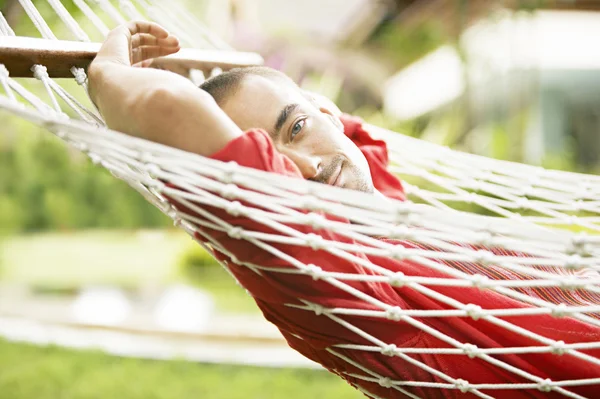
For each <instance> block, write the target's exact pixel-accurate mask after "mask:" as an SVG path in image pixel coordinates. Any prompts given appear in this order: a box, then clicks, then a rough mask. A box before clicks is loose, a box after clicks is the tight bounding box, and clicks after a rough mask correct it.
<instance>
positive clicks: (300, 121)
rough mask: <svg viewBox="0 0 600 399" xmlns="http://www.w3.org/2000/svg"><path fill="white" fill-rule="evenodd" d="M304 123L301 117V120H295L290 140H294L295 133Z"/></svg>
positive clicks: (298, 131)
mask: <svg viewBox="0 0 600 399" xmlns="http://www.w3.org/2000/svg"><path fill="white" fill-rule="evenodd" d="M304 124H305V121H304V119H302V120H299V121H298V122H296V123H295V124H294V126H292V137H291V139H292V140H294V137H296V135H297V134H298V133H300V131H301V130H302V128H303V127H304Z"/></svg>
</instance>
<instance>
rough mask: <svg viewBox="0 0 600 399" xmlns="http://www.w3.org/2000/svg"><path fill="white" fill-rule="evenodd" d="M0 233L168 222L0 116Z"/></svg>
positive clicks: (39, 135) (121, 187)
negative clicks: (0, 127) (0, 126)
mask: <svg viewBox="0 0 600 399" xmlns="http://www.w3.org/2000/svg"><path fill="white" fill-rule="evenodd" d="M0 125H2V132H1V133H0V173H1V175H2V177H1V178H0V230H1V231H0V232H3V233H20V232H30V231H39V230H48V229H58V230H71V229H81V228H116V227H119V228H139V227H161V226H167V225H168V219H167V218H166V217H165V216H164V215H162V214H161V213H160V212H159V211H158V210H156V209H155V208H154V207H153V206H152V205H150V204H149V203H148V202H147V201H146V200H144V198H143V197H142V196H141V195H139V194H137V193H136V192H135V191H133V190H132V189H131V188H129V187H128V186H127V184H125V183H124V182H121V181H119V180H117V179H115V178H114V177H112V176H111V175H110V173H109V172H107V171H106V170H103V169H102V168H99V167H97V166H94V165H93V164H92V163H91V162H90V161H89V160H88V159H87V158H86V157H84V156H82V155H81V154H80V153H77V152H75V151H73V150H71V149H69V148H68V147H67V146H66V145H65V144H64V143H62V142H60V141H59V140H58V139H57V138H55V137H53V136H52V135H50V134H48V133H47V132H45V131H43V130H42V129H40V128H37V127H35V126H33V125H31V124H30V123H28V122H25V121H23V120H21V119H19V118H11V117H8V116H7V115H5V114H0Z"/></svg>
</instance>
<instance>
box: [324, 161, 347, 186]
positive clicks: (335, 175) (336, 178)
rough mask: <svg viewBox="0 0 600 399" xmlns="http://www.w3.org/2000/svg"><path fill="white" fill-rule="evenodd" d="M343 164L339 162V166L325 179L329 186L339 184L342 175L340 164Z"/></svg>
mask: <svg viewBox="0 0 600 399" xmlns="http://www.w3.org/2000/svg"><path fill="white" fill-rule="evenodd" d="M343 165H344V164H343V162H340V166H339V167H338V168H337V170H336V171H335V172H334V173H333V174H332V175H331V177H330V178H329V180H328V181H327V184H329V185H330V186H339V184H340V180H341V177H342V166H343Z"/></svg>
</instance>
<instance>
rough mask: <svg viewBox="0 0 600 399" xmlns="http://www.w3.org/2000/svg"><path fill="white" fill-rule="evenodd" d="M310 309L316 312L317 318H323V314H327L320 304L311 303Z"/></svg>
mask: <svg viewBox="0 0 600 399" xmlns="http://www.w3.org/2000/svg"><path fill="white" fill-rule="evenodd" d="M309 306H310V309H311V310H312V311H313V312H315V315H317V316H321V315H322V314H323V313H325V308H324V307H323V306H321V305H319V304H318V303H311V304H310V305H309Z"/></svg>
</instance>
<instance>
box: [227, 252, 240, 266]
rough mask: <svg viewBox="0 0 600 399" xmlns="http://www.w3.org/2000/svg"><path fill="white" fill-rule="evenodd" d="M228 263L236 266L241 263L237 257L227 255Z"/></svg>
mask: <svg viewBox="0 0 600 399" xmlns="http://www.w3.org/2000/svg"><path fill="white" fill-rule="evenodd" d="M229 261H230V262H232V263H235V264H236V265H241V262H240V260H239V259H238V257H237V256H235V255H233V254H231V255H229Z"/></svg>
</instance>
